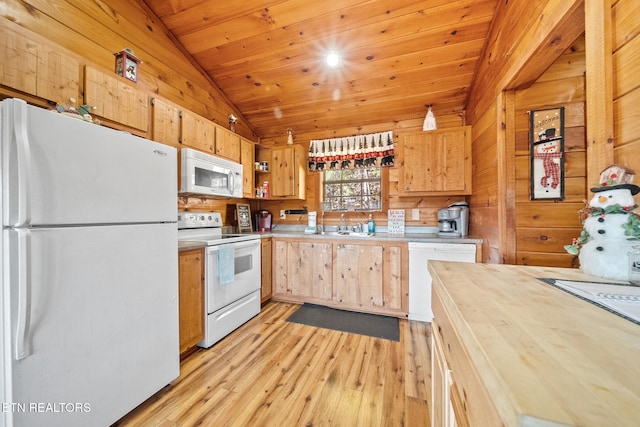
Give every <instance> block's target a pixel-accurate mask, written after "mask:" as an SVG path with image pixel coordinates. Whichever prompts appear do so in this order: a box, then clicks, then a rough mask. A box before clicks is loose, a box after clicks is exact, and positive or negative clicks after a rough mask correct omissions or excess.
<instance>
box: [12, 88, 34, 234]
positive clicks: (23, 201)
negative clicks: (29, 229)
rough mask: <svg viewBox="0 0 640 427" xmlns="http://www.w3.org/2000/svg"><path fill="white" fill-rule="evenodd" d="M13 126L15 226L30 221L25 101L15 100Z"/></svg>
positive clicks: (27, 223) (29, 173) (28, 147)
mask: <svg viewBox="0 0 640 427" xmlns="http://www.w3.org/2000/svg"><path fill="white" fill-rule="evenodd" d="M14 105H15V109H14V111H13V128H14V132H15V135H16V145H17V153H18V218H17V222H16V223H15V224H14V226H15V227H22V226H25V225H29V224H30V223H31V148H30V145H29V134H28V132H27V121H28V120H27V117H28V111H27V103H26V102H24V101H22V102H15V103H14Z"/></svg>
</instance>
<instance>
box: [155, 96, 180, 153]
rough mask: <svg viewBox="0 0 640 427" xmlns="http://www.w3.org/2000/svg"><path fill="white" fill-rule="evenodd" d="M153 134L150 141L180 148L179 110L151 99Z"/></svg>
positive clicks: (171, 105) (157, 99) (161, 101)
mask: <svg viewBox="0 0 640 427" xmlns="http://www.w3.org/2000/svg"><path fill="white" fill-rule="evenodd" d="M151 104H152V105H153V120H152V121H153V132H152V134H151V139H153V140H154V141H157V142H161V143H163V144H166V145H171V146H172V147H179V146H180V109H179V108H178V107H176V106H175V105H173V104H170V103H169V102H167V101H165V100H163V99H161V98H153V99H152V100H151Z"/></svg>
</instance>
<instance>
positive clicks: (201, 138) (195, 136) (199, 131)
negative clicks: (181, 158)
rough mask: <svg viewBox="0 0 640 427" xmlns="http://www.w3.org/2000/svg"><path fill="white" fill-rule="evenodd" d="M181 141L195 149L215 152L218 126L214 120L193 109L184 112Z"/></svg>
mask: <svg viewBox="0 0 640 427" xmlns="http://www.w3.org/2000/svg"><path fill="white" fill-rule="evenodd" d="M180 142H181V143H182V145H183V146H186V147H190V148H193V149H194V150H198V151H203V152H205V153H209V154H214V153H215V144H216V126H215V125H214V124H213V122H212V121H210V120H207V119H205V118H204V117H202V116H199V115H198V114H196V113H193V112H191V111H187V110H185V111H183V112H182V133H181V139H180Z"/></svg>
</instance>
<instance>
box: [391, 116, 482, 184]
mask: <svg viewBox="0 0 640 427" xmlns="http://www.w3.org/2000/svg"><path fill="white" fill-rule="evenodd" d="M398 149H399V150H398V151H399V155H400V156H399V157H400V159H401V165H402V168H401V171H400V173H399V176H398V180H399V190H400V195H401V196H428V195H468V194H471V173H472V171H471V127H470V126H462V127H457V128H449V129H442V130H433V131H426V132H419V133H411V134H407V135H404V136H403V138H402V141H401V143H400V144H399V147H398Z"/></svg>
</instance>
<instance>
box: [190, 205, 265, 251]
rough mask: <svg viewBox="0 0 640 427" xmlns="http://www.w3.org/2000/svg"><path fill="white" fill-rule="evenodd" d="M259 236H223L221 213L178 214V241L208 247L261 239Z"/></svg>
mask: <svg viewBox="0 0 640 427" xmlns="http://www.w3.org/2000/svg"><path fill="white" fill-rule="evenodd" d="M259 238H260V236H259V235H257V234H222V216H221V215H220V213H219V212H178V240H179V241H185V240H192V241H197V242H205V243H206V244H207V245H208V246H214V245H221V244H223V243H225V244H226V243H235V242H243V241H246V240H255V239H259Z"/></svg>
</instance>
